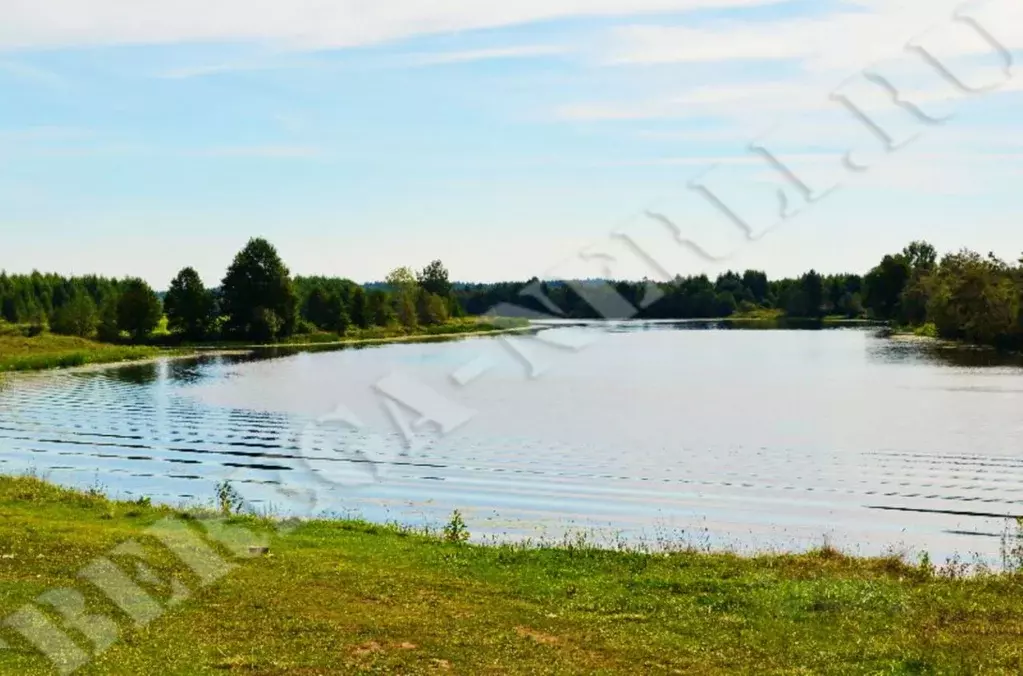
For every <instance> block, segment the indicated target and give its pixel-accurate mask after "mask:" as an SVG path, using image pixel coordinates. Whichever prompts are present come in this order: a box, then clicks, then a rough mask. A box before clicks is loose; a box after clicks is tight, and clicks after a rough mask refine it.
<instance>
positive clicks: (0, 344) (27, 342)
mask: <svg viewBox="0 0 1023 676" xmlns="http://www.w3.org/2000/svg"><path fill="white" fill-rule="evenodd" d="M524 328H528V322H524V321H521V322H520V321H517V320H504V319H497V320H494V321H483V320H479V319H476V318H471V319H464V320H453V321H450V322H447V323H445V324H438V325H436V326H424V327H420V328H418V329H414V330H410V329H406V328H403V327H398V326H392V327H375V328H371V329H352V330H350V331H348V332H346V334H345V335H344V336H338V335H337V334H335V333H314V334H302V335H296V336H292V337H290V338H288V339H287V340H286V341H282V342H281V343H276V344H274V345H272V346H268V345H250V344H248V343H243V342H237V341H235V342H232V341H218V342H209V343H202V344H199V345H175V346H171V344H169V343H168V344H167V345H161V346H151V345H112V344H108V343H99V342H96V341H92V340H86V339H84V338H75V337H71V336H58V335H54V334H51V333H40V334H38V335H33V336H27V335H24V334H23V333H22V332H21V331H10V332H2V331H0V372H4V371H41V370H46V369H58V368H70V367H74V366H85V365H87V364H107V363H115V362H124V361H139V360H144V359H152V358H155V357H159V356H164V355H175V354H176V355H187V354H189V353H191V352H194V351H196V350H200V349H202V350H231V349H253V348H261V347H292V348H301V347H314V346H320V347H328V346H331V345H348V344H351V345H356V344H369V343H388V342H403V341H410V340H419V339H430V338H436V339H442V338H448V337H457V336H468V335H485V334H488V333H496V332H502V331H509V330H519V329H524ZM155 338H156V339H157V340H159V339H160V338H166V336H156V337H155Z"/></svg>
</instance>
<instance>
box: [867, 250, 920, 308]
mask: <svg viewBox="0 0 1023 676" xmlns="http://www.w3.org/2000/svg"><path fill="white" fill-rule="evenodd" d="M911 272H912V271H911V268H910V265H909V261H907V260H906V258H905V257H904V256H902V255H896V256H885V257H884V259H883V260H882V261H881V264H880V265H878V266H877V267H876V268H874V269H873V270H871V271H870V272H869V273H867V276H866V277H865V278H864V280H863V283H864V286H865V287H866V296H865V298H864V304H865V305H866V306H867V308H868V309H869V310H871V311H872V312H873V313H874V316H875V317H877V318H878V319H894V318H895V317H896V313H897V311H898V307H899V300H900V299H901V298H902V292H903V291H904V290H905V289H906V285H907V284H908V283H909V279H910V276H911Z"/></svg>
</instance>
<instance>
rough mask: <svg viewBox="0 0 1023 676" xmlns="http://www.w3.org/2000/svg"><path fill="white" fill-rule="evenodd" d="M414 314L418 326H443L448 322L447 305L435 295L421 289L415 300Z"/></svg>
mask: <svg viewBox="0 0 1023 676" xmlns="http://www.w3.org/2000/svg"><path fill="white" fill-rule="evenodd" d="M416 314H417V318H418V320H419V323H420V324H426V325H433V324H443V323H444V322H446V321H447V320H448V305H447V303H446V302H444V299H443V298H441V297H440V296H438V295H437V294H434V293H429V292H428V291H426V290H425V289H421V290H420V292H419V294H418V296H417V298H416Z"/></svg>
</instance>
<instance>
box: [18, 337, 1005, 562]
mask: <svg viewBox="0 0 1023 676" xmlns="http://www.w3.org/2000/svg"><path fill="white" fill-rule="evenodd" d="M799 328H805V327H799ZM735 329H736V326H735V325H731V326H723V325H719V324H717V323H713V322H685V323H670V322H657V323H655V322H645V323H644V322H617V323H613V324H602V325H593V324H591V323H573V324H563V325H561V326H558V327H557V328H552V329H549V330H546V331H543V332H542V333H541V334H540V337H541V339H542V341H539V342H538V341H529V342H528V343H527V342H522V341H523V340H525V339H513V343H512V345H513V346H514V347H513V348H512V349H509V346H508V344H507V343H506V342H505V341H503V340H499V339H494V338H482V339H465V340H460V341H455V342H445V343H422V344H415V345H411V344H410V345H391V346H379V347H370V348H364V349H360V350H353V349H345V350H336V349H335V350H331V351H321V352H316V353H308V352H297V351H295V350H290V351H289V350H275V351H272V352H268V353H263V354H256V355H246V356H234V357H223V356H217V357H205V358H201V359H193V360H180V361H169V362H162V363H158V364H146V365H136V366H131V367H127V368H118V369H110V370H92V371H80V372H74V373H68V372H64V373H50V374H41V375H31V376H18V377H13V378H9V379H7V380H6V381H0V472H4V473H18V472H24V471H27V470H30V469H32V470H35V471H37V472H39V473H42V474H46V475H48V476H50V477H51V478H52V479H53V480H56V481H60V482H62V483H67V484H72V485H78V486H90V485H94V484H95V483H97V482H98V483H100V484H102V485H104V486H106V487H107V488H108V489H109V490H111V491H112V492H115V493H118V494H122V495H127V496H137V495H148V496H151V497H152V498H154V499H155V500H159V501H164V502H170V503H179V502H183V501H186V502H187V501H192V502H196V501H198V502H209V501H211V500H212V497H213V493H214V491H213V486H214V485H215V484H216V483H217V482H218V481H221V480H224V479H229V480H231V481H232V482H234V483H235V485H236V486H238V487H239V488H240V490H241V492H242V493H243V494H244V495H245V496H246V497H247V498H248V499H249V501H250V502H251V503H252V504H254V505H256V506H258V507H259V508H261V509H266V510H272V511H274V512H279V513H286V512H287V513H300V514H304V515H312V514H348V513H351V512H357V513H360V514H362V515H363V516H365V517H367V518H370V519H377V520H389V519H397V520H401V521H406V522H411V523H421V522H430V523H437V522H440V521H443V520H444V519H445V518H446V517H447V515H448V514H450V512H451V510H453V509H456V508H457V509H461V510H463V511H464V512H466V513H467V514H468V517H469V521H470V526H471V528H472V530H473V531H474V532H475V533H477V534H487V533H494V534H505V535H508V536H510V537H518V536H533V535H537V534H538V533H547V534H549V535H552V536H557V535H558V534H559V532H560V531H562V530H563V529H566V528H590V527H593V528H600V529H604V530H606V531H617V532H619V533H620V534H621V535H622V536H623V537H626V538H633V539H646V540H647V541H653V540H657V539H659V538H663V537H666V536H669V537H672V538H681V539H683V540H684V541H685V542H688V543H690V544H709V545H711V546H730V547H736V548H740V549H752V548H758V549H763V548H781V549H800V548H805V547H808V546H813V545H817V544H820V543H821V542H822V541H823V539H824V538H825V537H827V538H828V539H829V540H830V541H831V542H833V543H835V544H837V545H840V546H844V547H846V548H848V549H850V550H852V551H858V552H861V553H875V552H880V551H883V550H884V549H886V548H896V549H900V548H906V549H927V550H929V551H931V552H932V553H934V554H935V555H936V556H943V555H948V554H951V553H953V552H955V553H960V554H964V555H970V554H972V553H974V552H978V553H980V554H982V555H984V556H988V557H993V556H995V555H996V554H997V551H998V538H997V536H998V535H999V534H1000V533H1001V531H1002V528H1003V522H1004V518H1003V517H1004V516H1006V515H1014V514H1020V513H1023V458H1021V457H1020V456H1019V449H1020V448H1021V443H1020V442H1021V441H1023V418H1021V417H1020V415H1019V411H1020V404H1021V403H1023V377H1021V375H1023V370H1021V366H1023V364H1021V362H1020V361H1019V359H1018V358H1016V357H1012V358H1009V357H1005V356H1004V355H998V354H996V353H993V352H988V351H980V350H952V349H947V348H940V347H937V346H935V345H933V344H930V343H923V342H920V341H910V340H888V339H886V338H885V337H883V336H882V335H880V334H879V332H878V330H877V328H875V327H857V328H834V329H829V330H824V331H807V330H778V331H752V330H735ZM516 340H517V341H519V342H515V341H516ZM466 364H474V365H476V368H475V371H474V373H475V376H474V377H473V378H469V379H467V380H466V383H467V384H465V385H464V386H460V385H458V384H457V383H456V381H455V379H453V378H452V374H454V373H456V372H460V371H459V369H462V368H464V367H465V365H466ZM396 374H397V375H399V376H400V377H401V378H404V379H405V381H413V382H416V383H420V384H422V385H424V386H426V387H429V388H430V389H431V390H432V391H433V392H434V393H436V394H437V395H439V396H441V397H443V400H444V401H446V402H448V405H449V408H448V409H446V410H448V411H449V412H450V411H456V412H458V413H459V414H462V415H463V419H464V420H466V421H467V422H465V424H463V425H461V426H458V427H457V428H455V429H453V430H451V431H450V432H449V433H447V434H441V433H439V432H438V431H437V429H436V427H435V426H431V425H428V424H426V425H423V424H418V423H419V418H420V417H421V415H420V414H416V413H414V412H413V411H412V410H410V409H409V407H408V406H406V405H403V404H396V402H395V400H394V399H393V398H388V396H386V395H387V393H388V392H390V390H388V388H387V387H383V386H381V383H387V382H391V383H393V382H396V381H394V380H393V378H394V377H395V375H396ZM388 378H392V380H390V381H389V380H387V379H388ZM405 381H402V382H405ZM391 394H392V395H393V394H394V393H393V392H391ZM406 403H407V402H406ZM434 417H435V418H436V416H434Z"/></svg>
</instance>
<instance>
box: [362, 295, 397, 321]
mask: <svg viewBox="0 0 1023 676" xmlns="http://www.w3.org/2000/svg"><path fill="white" fill-rule="evenodd" d="M368 305H369V316H370V318H371V320H372V322H373V323H374V324H375V325H377V326H390V325H391V324H392V323H393V322H394V319H395V318H394V308H393V307H392V306H391V299H390V298H389V297H388V295H387V293H386V292H384V291H380V290H379V289H377V290H374V291H370V293H369V303H368Z"/></svg>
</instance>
